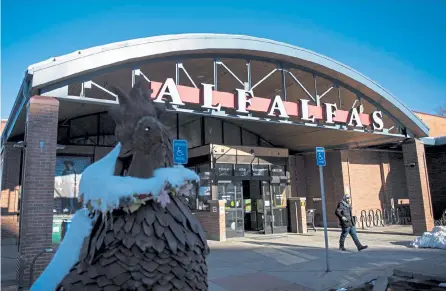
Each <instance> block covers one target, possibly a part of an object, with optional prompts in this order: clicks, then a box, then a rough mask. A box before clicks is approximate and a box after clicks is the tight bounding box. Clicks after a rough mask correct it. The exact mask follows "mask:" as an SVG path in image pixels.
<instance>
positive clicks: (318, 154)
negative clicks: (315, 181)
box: [316, 147, 330, 272]
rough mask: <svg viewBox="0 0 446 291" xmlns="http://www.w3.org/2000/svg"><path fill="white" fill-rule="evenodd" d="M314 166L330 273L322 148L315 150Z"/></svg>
mask: <svg viewBox="0 0 446 291" xmlns="http://www.w3.org/2000/svg"><path fill="white" fill-rule="evenodd" d="M316 164H317V165H318V166H319V179H320V183H321V198H322V216H323V219H324V237H325V261H326V264H327V270H326V271H327V272H330V265H329V263H328V234H327V209H326V208H325V188H324V170H323V167H325V166H326V165H327V162H326V160H325V149H324V148H323V147H317V148H316Z"/></svg>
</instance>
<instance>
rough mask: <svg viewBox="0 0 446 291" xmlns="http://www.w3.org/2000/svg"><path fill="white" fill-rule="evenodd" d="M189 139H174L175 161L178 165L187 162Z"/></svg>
mask: <svg viewBox="0 0 446 291" xmlns="http://www.w3.org/2000/svg"><path fill="white" fill-rule="evenodd" d="M187 160H188V156H187V140H184V139H174V140H173V163H174V164H177V165H185V164H187Z"/></svg>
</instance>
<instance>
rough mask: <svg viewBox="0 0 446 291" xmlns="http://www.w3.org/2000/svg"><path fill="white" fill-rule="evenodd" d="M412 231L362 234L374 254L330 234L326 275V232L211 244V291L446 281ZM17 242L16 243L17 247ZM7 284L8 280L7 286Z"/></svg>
mask: <svg viewBox="0 0 446 291" xmlns="http://www.w3.org/2000/svg"><path fill="white" fill-rule="evenodd" d="M411 231H412V230H411V227H401V226H394V227H385V228H374V229H369V230H366V231H362V230H359V238H360V240H361V241H362V243H364V244H368V245H369V249H367V250H365V251H363V252H357V251H356V250H355V247H354V244H353V242H352V240H351V238H347V241H346V247H347V248H348V249H349V250H350V251H348V252H340V251H338V250H337V247H338V240H339V235H340V230H338V229H330V231H329V244H330V253H329V255H330V268H331V272H329V273H326V272H325V250H324V237H323V231H322V230H320V229H319V231H318V232H316V233H314V232H312V231H310V232H309V233H307V234H302V235H298V234H280V235H250V234H247V235H246V236H245V237H244V238H238V239H231V240H228V241H226V242H215V241H209V246H210V248H211V254H210V256H209V258H208V267H209V277H208V278H209V284H210V291H239V290H240V291H247V290H256V291H298V290H305V291H309V290H330V289H331V288H333V289H334V288H339V287H348V286H356V285H360V284H362V283H364V282H366V281H370V280H372V279H375V278H377V277H378V276H380V275H388V276H391V275H392V273H393V269H394V268H397V269H402V270H413V271H416V270H420V269H421V270H424V273H435V274H436V275H437V276H441V275H443V273H444V275H445V276H446V251H445V250H431V249H414V248H409V247H408V245H409V243H410V241H412V240H413V238H414V237H413V236H412V235H410V233H411ZM4 243H5V242H3V241H2V290H3V289H4V287H5V286H8V285H11V282H12V283H14V281H13V280H14V278H15V270H16V261H15V259H14V258H15V253H14V251H15V247H14V245H12V244H9V245H5V244H4ZM11 243H12V242H11ZM4 279H6V280H5V281H4Z"/></svg>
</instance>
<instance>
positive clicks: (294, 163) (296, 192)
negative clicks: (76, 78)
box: [288, 155, 307, 197]
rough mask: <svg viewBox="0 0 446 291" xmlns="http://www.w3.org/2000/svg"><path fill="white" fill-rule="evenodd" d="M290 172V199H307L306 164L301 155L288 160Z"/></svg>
mask: <svg viewBox="0 0 446 291" xmlns="http://www.w3.org/2000/svg"><path fill="white" fill-rule="evenodd" d="M288 171H289V173H290V184H291V193H290V194H291V195H290V197H307V184H306V177H305V162H304V157H303V156H301V155H293V156H290V157H289V158H288Z"/></svg>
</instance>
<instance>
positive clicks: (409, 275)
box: [393, 269, 446, 282]
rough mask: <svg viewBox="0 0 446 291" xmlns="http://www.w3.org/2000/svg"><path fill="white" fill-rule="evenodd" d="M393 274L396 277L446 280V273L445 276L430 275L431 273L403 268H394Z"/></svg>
mask: <svg viewBox="0 0 446 291" xmlns="http://www.w3.org/2000/svg"><path fill="white" fill-rule="evenodd" d="M393 275H394V276H396V277H401V278H408V279H416V280H420V281H438V282H446V275H445V276H441V275H429V274H423V273H417V272H412V271H406V270H403V269H394V270H393Z"/></svg>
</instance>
